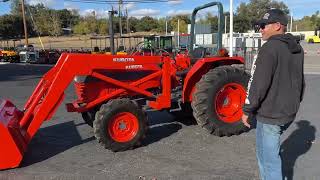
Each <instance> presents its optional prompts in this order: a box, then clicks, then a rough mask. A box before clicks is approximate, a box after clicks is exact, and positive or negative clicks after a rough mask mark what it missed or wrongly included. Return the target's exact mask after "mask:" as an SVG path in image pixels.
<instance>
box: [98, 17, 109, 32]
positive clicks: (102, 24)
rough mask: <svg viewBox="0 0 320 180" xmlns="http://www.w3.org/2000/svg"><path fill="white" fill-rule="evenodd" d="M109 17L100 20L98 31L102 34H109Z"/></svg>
mask: <svg viewBox="0 0 320 180" xmlns="http://www.w3.org/2000/svg"><path fill="white" fill-rule="evenodd" d="M107 21H108V20H107V19H99V20H98V33H99V34H101V35H107V34H108V32H109V26H108V24H107Z"/></svg>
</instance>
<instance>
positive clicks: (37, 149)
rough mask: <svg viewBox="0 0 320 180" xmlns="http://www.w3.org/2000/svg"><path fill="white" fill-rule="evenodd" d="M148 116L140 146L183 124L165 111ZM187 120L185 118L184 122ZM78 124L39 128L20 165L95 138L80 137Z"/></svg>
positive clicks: (176, 129)
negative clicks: (146, 131)
mask: <svg viewBox="0 0 320 180" xmlns="http://www.w3.org/2000/svg"><path fill="white" fill-rule="evenodd" d="M159 115H160V116H159ZM149 117H152V118H150V119H151V122H150V124H151V125H150V129H149V131H148V133H147V136H146V138H145V139H144V141H143V142H142V146H147V145H149V144H152V143H155V142H158V141H160V140H161V139H164V138H166V137H169V136H171V135H172V134H174V133H176V132H178V131H179V130H180V129H181V128H182V126H183V123H181V122H178V121H176V120H175V118H172V117H171V118H170V115H169V116H168V114H167V115H166V114H165V113H159V112H156V113H149ZM189 121H190V120H187V121H186V122H189ZM187 124H188V123H187ZM79 125H84V123H82V124H75V123H74V122H73V121H69V122H64V123H61V124H57V125H53V126H49V127H45V128H41V129H40V130H39V132H38V133H37V134H36V136H35V137H34V138H33V140H32V141H31V143H30V145H29V148H28V151H27V152H26V154H25V156H24V159H23V162H22V165H21V166H22V167H26V166H30V165H32V164H35V163H38V162H42V161H44V160H47V159H49V158H51V157H53V156H55V155H57V154H60V153H62V152H64V151H67V150H68V149H71V148H72V147H75V146H78V145H81V144H84V143H87V142H90V141H93V140H95V137H94V136H92V137H90V138H87V139H82V138H81V136H80V134H79V132H78V130H77V126H79ZM137 148H139V147H137ZM106 151H108V150H106Z"/></svg>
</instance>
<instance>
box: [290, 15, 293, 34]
mask: <svg viewBox="0 0 320 180" xmlns="http://www.w3.org/2000/svg"><path fill="white" fill-rule="evenodd" d="M292 23H293V14H292V13H291V20H290V32H292Z"/></svg>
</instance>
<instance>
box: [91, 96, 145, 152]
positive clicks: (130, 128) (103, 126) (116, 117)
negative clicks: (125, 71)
mask: <svg viewBox="0 0 320 180" xmlns="http://www.w3.org/2000/svg"><path fill="white" fill-rule="evenodd" d="M147 129H148V125H147V115H146V113H145V112H144V111H143V110H142V109H141V108H140V107H139V106H138V105H137V104H136V103H134V102H133V101H130V100H129V99H115V100H110V101H109V102H108V103H106V104H103V105H102V106H101V108H100V110H99V111H98V112H97V114H96V118H95V121H94V122H93V130H94V135H95V137H96V138H97V140H98V142H99V143H100V144H101V145H102V146H103V147H104V148H106V149H110V150H111V151H113V152H117V151H125V150H128V149H133V148H135V147H137V146H139V145H141V141H142V140H143V139H144V138H145V136H146V131H147Z"/></svg>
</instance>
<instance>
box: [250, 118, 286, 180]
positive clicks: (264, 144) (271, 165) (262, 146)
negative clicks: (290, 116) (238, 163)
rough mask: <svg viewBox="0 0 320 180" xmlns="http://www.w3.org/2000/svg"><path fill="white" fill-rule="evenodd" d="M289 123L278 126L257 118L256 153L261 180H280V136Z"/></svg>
mask: <svg viewBox="0 0 320 180" xmlns="http://www.w3.org/2000/svg"><path fill="white" fill-rule="evenodd" d="M290 124H291V123H290ZM290 124H288V125H284V126H279V125H271V124H264V123H261V122H259V120H257V129H256V133H257V134H256V155H257V160H258V165H259V170H260V178H261V180H282V168H281V167H282V165H281V157H280V154H279V153H280V136H281V134H282V132H283V130H285V129H286V128H287V127H288V126H289V125H290Z"/></svg>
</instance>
